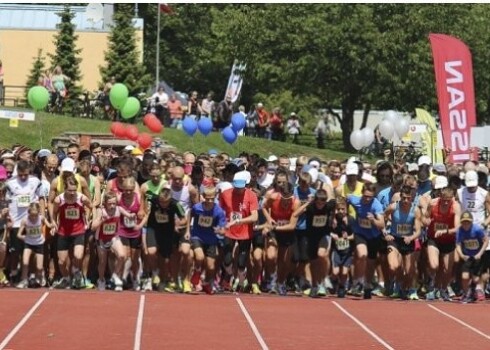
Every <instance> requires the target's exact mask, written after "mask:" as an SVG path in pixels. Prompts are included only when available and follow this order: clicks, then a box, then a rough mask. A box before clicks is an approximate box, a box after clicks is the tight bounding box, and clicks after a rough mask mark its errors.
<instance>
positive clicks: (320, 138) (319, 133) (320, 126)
mask: <svg viewBox="0 0 490 350" xmlns="http://www.w3.org/2000/svg"><path fill="white" fill-rule="evenodd" d="M314 132H315V135H316V146H317V148H320V149H324V148H325V143H324V140H325V135H326V133H327V125H326V124H325V116H324V115H321V116H320V118H319V119H318V123H317V124H316V127H315V130H314Z"/></svg>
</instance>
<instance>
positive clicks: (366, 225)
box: [358, 218, 372, 228]
mask: <svg viewBox="0 0 490 350" xmlns="http://www.w3.org/2000/svg"><path fill="white" fill-rule="evenodd" d="M358 220H359V226H360V227H362V228H371V227H372V226H371V221H370V220H369V219H364V218H359V219H358Z"/></svg>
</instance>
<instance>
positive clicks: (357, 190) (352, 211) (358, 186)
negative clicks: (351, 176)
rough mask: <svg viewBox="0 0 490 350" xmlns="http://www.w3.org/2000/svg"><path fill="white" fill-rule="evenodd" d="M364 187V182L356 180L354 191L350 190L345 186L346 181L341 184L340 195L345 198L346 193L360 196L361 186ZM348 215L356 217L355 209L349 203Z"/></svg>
mask: <svg viewBox="0 0 490 350" xmlns="http://www.w3.org/2000/svg"><path fill="white" fill-rule="evenodd" d="M363 187H364V184H363V183H362V182H360V181H357V182H356V188H355V189H354V191H351V190H350V189H349V186H347V183H345V184H343V185H342V190H341V194H342V197H344V198H347V196H348V195H350V194H353V195H354V196H361V195H362V188H363ZM349 216H351V217H353V218H355V217H356V210H355V209H354V207H353V206H352V205H349Z"/></svg>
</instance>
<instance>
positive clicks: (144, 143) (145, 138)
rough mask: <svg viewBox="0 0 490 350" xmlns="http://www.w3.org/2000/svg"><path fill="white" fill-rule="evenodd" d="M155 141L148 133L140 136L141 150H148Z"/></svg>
mask: <svg viewBox="0 0 490 350" xmlns="http://www.w3.org/2000/svg"><path fill="white" fill-rule="evenodd" d="M152 141H153V138H152V137H151V135H150V134H147V133H146V132H144V133H142V134H140V135H139V136H138V144H139V146H140V148H141V149H147V148H149V147H150V146H151V142H152Z"/></svg>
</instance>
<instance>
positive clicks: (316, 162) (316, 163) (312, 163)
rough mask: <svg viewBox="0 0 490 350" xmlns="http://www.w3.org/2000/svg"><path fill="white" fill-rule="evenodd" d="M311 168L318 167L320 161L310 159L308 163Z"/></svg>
mask: <svg viewBox="0 0 490 350" xmlns="http://www.w3.org/2000/svg"><path fill="white" fill-rule="evenodd" d="M309 164H310V165H311V166H312V167H313V168H317V169H318V168H320V162H319V161H318V160H312V161H310V163H309Z"/></svg>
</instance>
